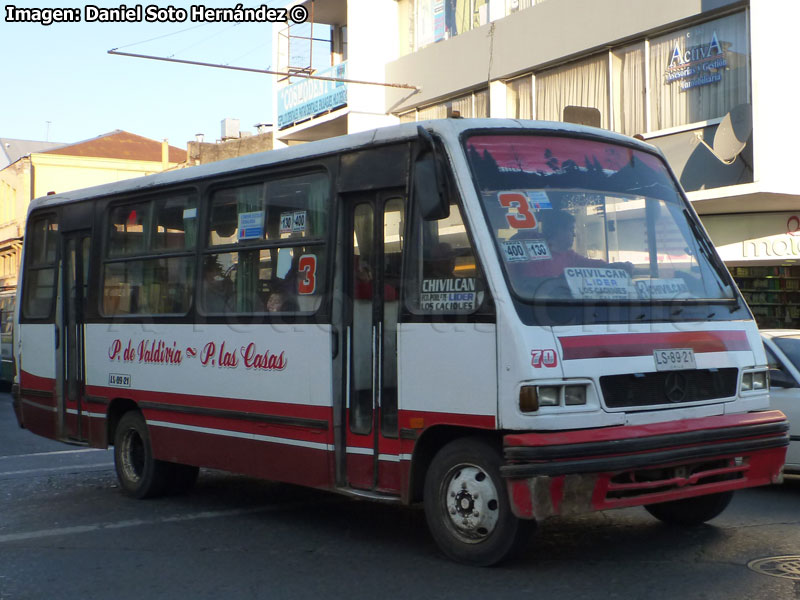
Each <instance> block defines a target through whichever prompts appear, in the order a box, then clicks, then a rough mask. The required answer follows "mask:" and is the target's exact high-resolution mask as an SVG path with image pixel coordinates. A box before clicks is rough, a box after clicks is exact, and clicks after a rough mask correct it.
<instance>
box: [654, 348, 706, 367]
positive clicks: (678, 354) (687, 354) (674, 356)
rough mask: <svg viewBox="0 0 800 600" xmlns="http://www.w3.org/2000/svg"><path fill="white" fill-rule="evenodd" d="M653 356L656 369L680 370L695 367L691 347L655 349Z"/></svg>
mask: <svg viewBox="0 0 800 600" xmlns="http://www.w3.org/2000/svg"><path fill="white" fill-rule="evenodd" d="M653 357H654V358H655V360H656V371H682V370H684V369H696V368H697V365H696V364H695V362H694V350H692V349H691V348H670V349H669V350H655V351H653Z"/></svg>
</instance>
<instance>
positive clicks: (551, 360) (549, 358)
mask: <svg viewBox="0 0 800 600" xmlns="http://www.w3.org/2000/svg"><path fill="white" fill-rule="evenodd" d="M531 366H532V367H534V368H536V369H540V368H541V367H547V368H552V367H556V366H558V354H556V351H555V350H550V349H548V350H531Z"/></svg>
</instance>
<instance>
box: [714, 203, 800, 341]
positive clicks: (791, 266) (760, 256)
mask: <svg viewBox="0 0 800 600" xmlns="http://www.w3.org/2000/svg"><path fill="white" fill-rule="evenodd" d="M703 224H704V225H705V227H706V229H707V230H708V233H709V235H710V236H711V239H712V241H713V242H714V244H715V246H716V247H717V250H718V251H719V253H720V255H721V256H722V259H723V260H724V261H725V264H726V265H727V266H728V269H729V270H730V272H731V274H732V275H733V276H734V279H735V280H736V283H737V284H738V286H739V289H740V290H741V291H742V294H744V297H745V299H746V300H747V303H748V304H749V305H750V308H751V309H752V311H753V314H754V315H755V317H756V320H757V322H758V324H759V327H762V328H776V327H780V328H790V329H798V328H800V211H796V212H774V213H748V214H736V215H707V216H705V217H703Z"/></svg>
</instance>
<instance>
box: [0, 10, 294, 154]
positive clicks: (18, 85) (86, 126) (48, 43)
mask: <svg viewBox="0 0 800 600" xmlns="http://www.w3.org/2000/svg"><path fill="white" fill-rule="evenodd" d="M198 2H202V0H195V2H176V1H175V0H162V1H160V2H159V1H157V0H156V1H155V2H152V3H151V2H144V3H143V4H141V6H142V7H143V15H144V14H145V13H144V9H145V8H146V7H147V6H151V5H152V6H157V7H159V8H167V7H169V6H170V5H171V6H174V7H176V8H185V9H187V10H188V8H189V6H190V5H192V4H195V5H196V4H198ZM294 3H295V2H292V1H291V0H273V1H271V2H270V1H268V0H264V2H263V4H267V6H269V7H271V8H277V7H285V6H291V5H293V4H294ZM121 4H123V2H116V3H115V2H103V1H98V0H95V2H91V0H90V1H89V2H83V1H75V2H73V1H72V0H67V1H66V2H59V3H54V2H41V3H37V2H31V1H29V0H17V1H14V0H11V2H9V1H8V0H4V2H3V13H2V15H0V57H1V58H0V64H2V68H0V82H2V83H1V85H0V137H4V138H14V139H25V140H38V141H51V142H64V143H74V142H78V141H82V140H86V139H90V138H93V137H97V136H99V135H102V134H105V133H109V132H111V131H114V130H115V129H122V130H125V131H128V132H130V133H134V134H137V135H141V136H145V137H148V138H152V139H155V140H162V139H168V140H169V143H170V144H171V145H173V146H178V147H180V148H185V147H186V143H187V142H188V141H192V140H194V139H195V135H196V134H198V133H203V134H205V141H207V142H209V141H210V142H213V141H215V140H217V139H219V138H220V136H221V121H222V120H223V119H225V118H234V119H239V122H240V128H241V130H242V131H250V132H253V133H255V125H256V124H257V123H270V122H271V121H272V108H271V97H270V94H271V90H272V85H273V82H274V81H275V79H276V78H275V76H273V75H265V74H260V73H248V72H244V71H232V70H224V69H215V68H209V67H200V66H193V65H183V64H177V63H169V62H161V61H155V60H145V59H141V58H131V57H124V56H114V55H110V54H108V53H107V52H108V50H110V49H112V48H117V49H119V50H120V51H121V52H130V53H135V54H148V55H155V56H167V57H173V58H177V59H182V60H191V61H198V62H208V63H219V64H227V65H233V66H239V67H248V68H256V69H267V70H269V69H271V68H272V69H275V68H276V67H274V66H273V65H272V64H271V63H272V50H271V46H272V27H273V25H271V24H270V23H224V22H216V23H202V22H197V21H191V19H190V18H187V19H186V21H185V22H177V23H148V22H145V20H144V17H143V19H142V21H141V22H123V23H108V22H95V23H88V22H86V21H85V16H86V11H85V7H86V6H87V5H92V6H98V7H102V8H119V7H120V5H121ZM236 4H237V2H235V1H229V2H225V1H221V2H220V1H216V0H207V1H206V2H204V3H203V6H205V7H207V8H235V7H236ZM243 4H244V5H245V7H254V6H255V7H257V6H260V5H261V4H262V3H261V2H244V3H243ZM10 5H13V6H16V7H18V8H28V9H34V8H56V7H57V8H77V9H79V10H80V15H81V22H79V23H54V24H52V25H49V26H44V25H41V24H39V23H20V22H8V20H7V19H8V16H9V15H8V8H7V7H8V6H10ZM126 6H127V7H128V8H131V7H134V6H136V1H135V0H131V1H129V2H127V4H126ZM275 27H279V28H281V29H282V28H283V27H285V25H284V24H277V25H275ZM156 38H157V39H156Z"/></svg>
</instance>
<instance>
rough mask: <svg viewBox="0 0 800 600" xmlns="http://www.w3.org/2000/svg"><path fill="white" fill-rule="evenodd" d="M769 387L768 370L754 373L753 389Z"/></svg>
mask: <svg viewBox="0 0 800 600" xmlns="http://www.w3.org/2000/svg"><path fill="white" fill-rule="evenodd" d="M767 388H769V376H768V375H767V372H766V371H758V372H757V373H753V389H754V390H766V389H767Z"/></svg>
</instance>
